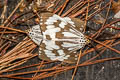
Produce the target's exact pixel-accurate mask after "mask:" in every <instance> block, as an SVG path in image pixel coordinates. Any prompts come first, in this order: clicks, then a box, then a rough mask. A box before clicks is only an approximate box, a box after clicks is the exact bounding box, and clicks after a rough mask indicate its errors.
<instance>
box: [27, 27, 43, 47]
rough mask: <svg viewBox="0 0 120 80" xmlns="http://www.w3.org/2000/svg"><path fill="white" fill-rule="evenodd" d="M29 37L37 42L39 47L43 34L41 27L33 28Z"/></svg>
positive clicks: (29, 32)
mask: <svg viewBox="0 0 120 80" xmlns="http://www.w3.org/2000/svg"><path fill="white" fill-rule="evenodd" d="M28 36H29V37H30V38H31V39H32V40H33V42H35V43H36V44H37V45H40V43H41V41H42V37H43V36H42V34H41V29H40V26H39V25H35V26H33V27H32V28H31V29H30V30H29V31H28Z"/></svg>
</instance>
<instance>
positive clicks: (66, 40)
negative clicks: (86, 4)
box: [39, 13, 86, 63]
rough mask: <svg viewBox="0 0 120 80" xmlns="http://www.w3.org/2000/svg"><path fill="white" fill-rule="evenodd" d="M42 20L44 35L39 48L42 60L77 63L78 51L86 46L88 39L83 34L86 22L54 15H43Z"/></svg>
mask: <svg viewBox="0 0 120 80" xmlns="http://www.w3.org/2000/svg"><path fill="white" fill-rule="evenodd" d="M40 18H41V20H40V28H41V31H42V35H43V41H42V43H41V44H40V47H39V57H40V59H42V60H48V61H50V60H58V61H64V62H68V63H74V62H76V61H77V57H78V56H77V55H78V54H77V52H76V50H78V49H81V48H82V47H84V45H85V44H86V38H85V36H84V35H83V34H82V33H81V32H82V31H83V25H84V22H83V21H81V20H79V19H76V18H72V19H70V18H68V17H64V18H61V17H60V16H58V15H55V14H52V13H41V14H40Z"/></svg>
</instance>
